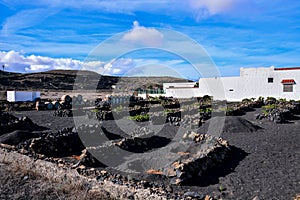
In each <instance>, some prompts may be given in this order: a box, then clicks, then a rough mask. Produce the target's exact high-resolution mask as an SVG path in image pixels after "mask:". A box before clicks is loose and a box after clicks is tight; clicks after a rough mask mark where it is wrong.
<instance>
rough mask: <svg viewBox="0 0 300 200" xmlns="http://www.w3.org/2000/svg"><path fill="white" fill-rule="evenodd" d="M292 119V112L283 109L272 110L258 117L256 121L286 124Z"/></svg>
mask: <svg viewBox="0 0 300 200" xmlns="http://www.w3.org/2000/svg"><path fill="white" fill-rule="evenodd" d="M291 117H292V112H291V111H290V110H289V109H283V108H274V109H270V110H269V111H267V113H264V114H258V115H256V119H258V120H262V119H267V120H269V121H271V122H274V123H284V122H286V121H287V120H288V119H290V118H291Z"/></svg>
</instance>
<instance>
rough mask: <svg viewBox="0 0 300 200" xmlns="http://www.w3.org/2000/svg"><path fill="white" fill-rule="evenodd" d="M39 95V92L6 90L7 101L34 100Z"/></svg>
mask: <svg viewBox="0 0 300 200" xmlns="http://www.w3.org/2000/svg"><path fill="white" fill-rule="evenodd" d="M40 96H41V94H40V92H27V91H26V92H25V91H7V101H9V102H18V101H34V100H35V99H36V98H40Z"/></svg>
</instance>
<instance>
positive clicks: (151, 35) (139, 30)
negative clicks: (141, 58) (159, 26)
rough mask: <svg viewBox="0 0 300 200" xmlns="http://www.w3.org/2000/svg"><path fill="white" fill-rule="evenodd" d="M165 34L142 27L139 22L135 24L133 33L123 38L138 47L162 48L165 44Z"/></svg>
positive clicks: (130, 32)
mask: <svg viewBox="0 0 300 200" xmlns="http://www.w3.org/2000/svg"><path fill="white" fill-rule="evenodd" d="M163 38H164V36H163V34H162V33H160V32H159V31H158V30H156V29H154V28H146V27H144V26H140V24H139V22H138V21H134V22H133V28H132V30H131V31H129V32H128V33H126V34H125V35H124V36H123V41H126V42H131V43H134V44H138V45H141V44H142V45H146V46H156V47H157V46H160V45H161V44H162V42H163Z"/></svg>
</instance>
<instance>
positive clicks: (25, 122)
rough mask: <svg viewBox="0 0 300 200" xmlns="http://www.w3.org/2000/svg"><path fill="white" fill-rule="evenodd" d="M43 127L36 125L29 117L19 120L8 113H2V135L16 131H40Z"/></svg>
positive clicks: (0, 124) (0, 129) (0, 114)
mask: <svg viewBox="0 0 300 200" xmlns="http://www.w3.org/2000/svg"><path fill="white" fill-rule="evenodd" d="M40 129H41V127H39V126H37V125H36V124H34V123H33V122H32V121H31V119H30V118H28V117H20V118H17V117H15V116H13V115H11V114H9V113H7V112H4V111H0V135H3V134H5V133H9V132H12V131H15V130H28V131H33V130H40Z"/></svg>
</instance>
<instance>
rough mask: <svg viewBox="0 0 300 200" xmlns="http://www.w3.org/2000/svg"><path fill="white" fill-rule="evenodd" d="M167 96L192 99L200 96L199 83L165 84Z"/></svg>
mask: <svg viewBox="0 0 300 200" xmlns="http://www.w3.org/2000/svg"><path fill="white" fill-rule="evenodd" d="M163 90H164V91H165V96H167V97H174V98H179V99H182V98H192V97H198V96H199V95H200V93H199V88H198V84H197V82H183V83H163Z"/></svg>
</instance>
